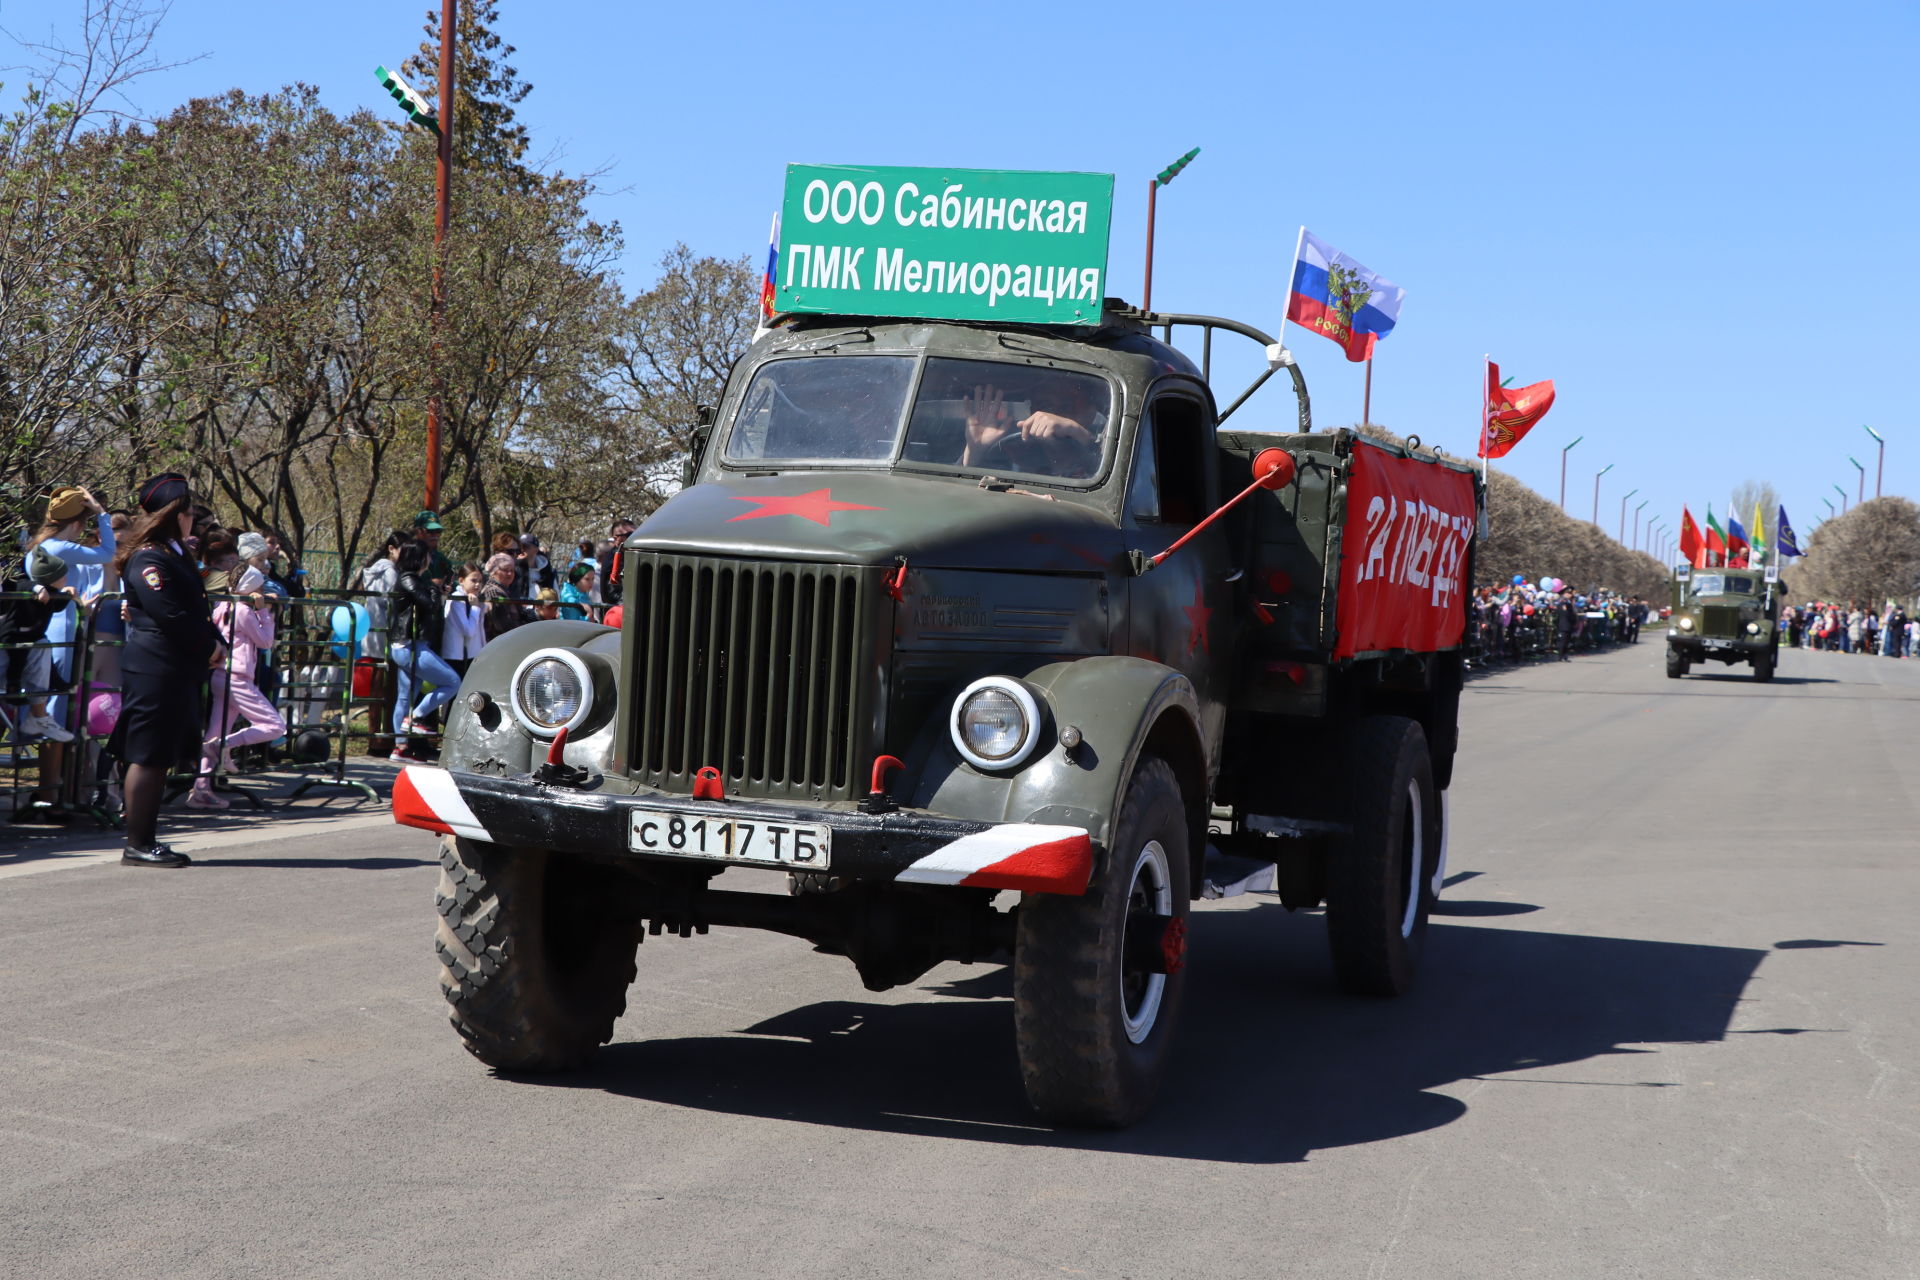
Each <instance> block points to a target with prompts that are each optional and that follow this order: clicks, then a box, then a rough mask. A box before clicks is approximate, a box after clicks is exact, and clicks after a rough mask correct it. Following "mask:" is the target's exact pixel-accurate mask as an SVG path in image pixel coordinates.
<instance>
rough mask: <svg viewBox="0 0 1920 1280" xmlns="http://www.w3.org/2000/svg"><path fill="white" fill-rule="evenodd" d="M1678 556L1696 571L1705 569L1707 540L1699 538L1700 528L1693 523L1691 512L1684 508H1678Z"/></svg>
mask: <svg viewBox="0 0 1920 1280" xmlns="http://www.w3.org/2000/svg"><path fill="white" fill-rule="evenodd" d="M1680 554H1681V555H1683V556H1685V557H1686V558H1687V563H1688V564H1690V565H1692V566H1693V567H1694V568H1696V569H1704V568H1706V567H1707V540H1706V539H1705V538H1702V537H1701V536H1700V526H1699V525H1697V524H1695V523H1694V522H1693V512H1691V511H1689V510H1687V509H1686V508H1685V507H1682V508H1680Z"/></svg>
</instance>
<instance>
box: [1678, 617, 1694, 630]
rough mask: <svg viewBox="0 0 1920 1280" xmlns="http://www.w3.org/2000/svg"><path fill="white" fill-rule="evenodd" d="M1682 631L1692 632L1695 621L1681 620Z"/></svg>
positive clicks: (1689, 619) (1690, 619)
mask: <svg viewBox="0 0 1920 1280" xmlns="http://www.w3.org/2000/svg"><path fill="white" fill-rule="evenodd" d="M1680 629H1681V630H1682V631H1691V630H1693V619H1692V618H1682V619H1680Z"/></svg>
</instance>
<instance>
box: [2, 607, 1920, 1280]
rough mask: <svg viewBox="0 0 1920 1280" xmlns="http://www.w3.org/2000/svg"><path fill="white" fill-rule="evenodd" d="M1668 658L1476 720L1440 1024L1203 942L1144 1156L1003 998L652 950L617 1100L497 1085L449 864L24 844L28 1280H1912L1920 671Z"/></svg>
mask: <svg viewBox="0 0 1920 1280" xmlns="http://www.w3.org/2000/svg"><path fill="white" fill-rule="evenodd" d="M1660 657H1661V649H1660V646H1659V644H1658V643H1657V642H1645V641H1643V642H1642V643H1641V644H1640V645H1639V646H1638V647H1637V648H1634V649H1628V650H1623V651H1619V652H1616V653H1613V654H1608V655H1603V656H1599V657H1589V658H1583V659H1581V660H1579V661H1576V662H1573V663H1569V664H1564V665H1562V664H1555V665H1550V666H1544V667H1538V668H1534V669H1531V670H1526V671H1522V672H1518V673H1512V674H1495V675H1491V676H1488V677H1485V678H1482V679H1480V680H1479V681H1477V682H1476V683H1475V684H1474V686H1473V687H1472V689H1471V691H1470V693H1469V695H1468V697H1467V698H1466V701H1465V705H1464V708H1463V714H1464V719H1465V744H1464V747H1463V756H1462V763H1461V766H1460V770H1459V774H1458V776H1457V778H1456V783H1455V787H1454V806H1453V815H1454V828H1453V846H1452V861H1451V866H1450V870H1451V871H1452V873H1453V878H1454V882H1453V884H1452V887H1451V888H1450V889H1449V890H1448V895H1447V897H1446V899H1445V900H1444V901H1443V903H1442V910H1443V913H1444V914H1443V915H1441V916H1439V917H1437V918H1436V920H1435V927H1434V930H1433V934H1432V938H1431V944H1430V949H1429V952H1428V967H1427V969H1426V971H1425V973H1424V976H1423V979H1422V983H1421V986H1420V987H1419V989H1418V990H1417V991H1416V992H1415V993H1414V994H1413V995H1412V996H1410V997H1408V998H1406V999H1404V1000H1401V1001H1398V1002H1393V1003H1369V1002H1362V1001H1356V1000H1353V999H1349V998H1345V997H1343V996H1341V995H1339V994H1337V993H1336V992H1335V991H1334V990H1333V989H1332V986H1331V981H1330V978H1329V974H1328V967H1327V963H1326V960H1325V955H1324V951H1325V947H1324V941H1323V935H1324V930H1323V928H1322V925H1321V922H1320V921H1319V919H1318V918H1317V917H1314V916H1308V915H1298V916H1289V915H1288V914H1287V913H1286V912H1285V911H1284V910H1282V909H1281V908H1280V907H1279V906H1278V905H1277V904H1275V903H1274V902H1273V900H1272V899H1270V898H1261V897H1248V898H1241V899H1234V900H1231V901H1229V902H1226V903H1212V904H1207V905H1206V906H1205V907H1203V908H1202V910H1201V913H1200V915H1199V917H1198V919H1197V921H1196V926H1195V933H1194V963H1195V965H1196V966H1197V969H1196V973H1195V985H1194V987H1193V990H1192V997H1191V999H1190V1002H1189V1005H1188V1008H1187V1011H1186V1021H1185V1023H1184V1026H1183V1028H1182V1036H1183V1040H1182V1045H1181V1052H1180V1056H1179V1059H1178V1062H1177V1065H1176V1067H1175V1070H1174V1073H1173V1078H1172V1081H1171V1084H1170V1087H1169V1088H1168V1090H1167V1093H1166V1095H1165V1097H1164V1099H1163V1102H1162V1105H1161V1106H1160V1107H1159V1109H1158V1110H1157V1111H1156V1112H1155V1113H1154V1114H1153V1115H1152V1116H1151V1117H1150V1118H1149V1119H1148V1120H1147V1121H1146V1122H1145V1123H1143V1124H1141V1125H1140V1126H1139V1127H1137V1128H1135V1129H1133V1130H1131V1131H1128V1132H1125V1133H1118V1134H1095V1135H1086V1134H1079V1133H1070V1132H1055V1131H1051V1130H1048V1129H1046V1128H1042V1127H1038V1126H1036V1125H1035V1124H1034V1123H1033V1122H1032V1121H1031V1120H1030V1119H1029V1117H1028V1116H1027V1114H1026V1113H1025V1112H1024V1110H1023V1104H1022V1101H1021V1096H1020V1090H1019V1083H1018V1080H1017V1077H1016V1073H1015V1069H1014V1064H1013V1059H1012V1049H1011V1011H1010V1006H1009V1002H1008V999H1007V993H1008V985H1007V983H1006V981H1005V976H1004V972H1003V971H1000V970H995V969H987V968H978V967H976V968H963V967H961V966H957V965H953V966H946V967H943V968H942V969H939V970H936V971H935V972H934V973H933V974H932V975H930V976H929V977H928V979H927V980H926V981H925V982H923V983H922V984H920V985H917V986H915V987H911V988H905V989H901V990H897V991H894V992H890V993H887V994H885V995H878V996H876V995H871V994H868V993H866V992H864V991H863V990H862V989H861V988H860V986H859V983H858V982H857V981H856V979H855V977H854V974H853V972H852V969H851V967H850V966H848V965H846V963H845V962H844V961H840V960H836V959H832V958H828V957H823V956H817V955H814V954H813V953H812V952H811V951H810V950H809V949H808V948H807V946H806V945H805V944H803V943H800V942H797V941H793V940H789V939H785V938H779V937H774V936H771V935H759V934H752V933H731V932H727V931H721V930H716V931H715V932H714V934H713V935H712V936H710V937H707V938H696V939H692V940H689V941H677V940H666V939H650V940H649V941H648V942H647V944H646V945H645V946H644V947H643V948H642V949H641V953H640V973H641V976H640V981H639V982H638V984H637V985H636V987H635V989H634V991H633V995H632V1003H631V1007H630V1012H629V1014H628V1016H627V1017H626V1018H625V1019H624V1020H623V1021H622V1022H621V1023H620V1025H619V1028H618V1031H617V1033H616V1038H615V1042H614V1043H613V1044H612V1045H611V1046H609V1047H608V1048H607V1049H606V1050H604V1051H603V1052H602V1054H601V1056H600V1058H599V1060H598V1063H597V1065H596V1066H595V1067H594V1068H593V1069H591V1070H590V1071H589V1072H587V1073H585V1074H580V1075H574V1076H570V1077H566V1078H560V1079H554V1080H551V1081H549V1082H546V1083H526V1082H509V1081H504V1080H499V1079H495V1078H493V1077H492V1076H490V1075H489V1073H488V1072H487V1071H486V1070H485V1069H484V1068H482V1067H481V1066H480V1065H479V1064H478V1063H476V1062H475V1061H473V1060H472V1059H471V1058H469V1057H468V1056H467V1055H466V1054H465V1052H464V1051H462V1050H461V1048H460V1047H459V1045H458V1043H457V1041H456V1039H455V1037H454V1035H453V1033H452V1031H451V1030H450V1029H449V1028H448V1026H447V1023H446V1018H445V1016H444V1014H443V1012H442V1007H441V1001H440V996H439V994H438V991H437V990H436V988H435V980H434V979H435V964H434V958H433V951H432V946H431V937H432V924H433V919H434V917H433V912H432V905H431V898H432V887H433V880H434V876H435V869H434V857H435V846H434V842H433V840H432V839H431V838H430V837H428V836H425V835H423V834H420V833H415V832H409V831H404V830H400V829H394V828H387V827H384V826H369V825H364V824H362V825H359V826H352V825H345V826H342V827H341V828H340V829H330V830H319V831H317V832H316V830H315V829H313V828H309V829H307V830H305V831H303V832H302V833H300V834H297V835H291V834H290V835H287V836H285V837H283V838H278V839H275V840H274V841H273V842H272V843H251V844H248V843H239V844H226V845H222V846H218V847H211V848H206V849H203V850H202V853H201V864H200V865H198V866H196V867H194V868H193V869H191V870H188V871H185V872H179V873H172V872H147V871H135V870H131V869H124V870H123V869H122V868H120V867H118V866H115V865H109V864H97V863H86V862H84V861H83V862H81V863H79V864H73V863H64V862H63V863H59V864H57V865H53V866H52V868H51V869H49V870H46V871H44V872H40V871H38V868H37V867H36V866H34V865H33V864H32V863H27V862H22V861H21V859H22V858H23V857H31V856H32V855H30V854H22V853H19V852H18V851H16V852H14V853H11V854H10V853H9V852H7V850H6V847H5V846H4V845H0V1275H4V1276H6V1277H33V1278H35V1280H38V1278H41V1277H46V1278H53V1277H88V1278H89V1280H92V1278H98V1277H111V1276H129V1277H142V1278H145V1277H174V1276H223V1277H224V1276H234V1277H241V1276H245V1277H255V1276H276V1277H278V1276H305V1275H314V1276H407V1277H418V1276H429V1275H441V1274H446V1275H486V1276H502V1277H505V1276H542V1277H547V1276H600V1275H606V1276H615V1275H618V1276H663V1277H664V1276H674V1277H688V1276H743V1277H745V1276H777V1277H786V1276H806V1277H813V1276H819V1277H829V1276H830V1277H865V1276H885V1277H890V1278H892V1277H920V1276H939V1277H945V1276H964V1277H969V1278H970V1280H981V1278H985V1280H998V1278H1000V1277H1029V1276H1034V1277H1038V1276H1062V1275H1086V1276H1098V1277H1111V1276H1131V1277H1139V1278H1145V1277H1176V1276H1177V1277H1221V1276H1260V1277H1282V1276H1314V1277H1325V1276H1342V1277H1348V1276H1350V1277H1369V1278H1371V1277H1398V1276H1406V1277H1422V1278H1431V1277H1454V1276H1458V1277H1505V1276H1513V1277H1548V1276H1550V1277H1556V1278H1560V1277H1588V1276H1592V1277H1620V1276H1648V1277H1680V1276H1711V1277H1764V1278H1767V1280H1774V1278H1778V1277H1812V1276H1818V1277H1823V1278H1825V1277H1914V1276H1920V1079H1917V1078H1916V1074H1915V1070H1916V1065H1920V1017H1917V1016H1916V1015H1917V1014H1920V994H1917V993H1920V982H1917V981H1916V978H1917V977H1920V966H1917V965H1916V962H1915V946H1916V936H1915V929H1914V921H1915V919H1916V917H1920V869H1917V865H1916V864H1917V861H1920V839H1917V838H1916V833H1920V663H1915V662H1892V661H1886V660H1881V659H1874V658H1854V657H1844V656H1839V655H1813V654H1809V655H1800V654H1790V655H1788V657H1787V658H1786V659H1785V661H1784V662H1783V664H1782V673H1781V676H1780V678H1779V679H1778V680H1777V681H1776V682H1775V683H1774V684H1773V685H1771V686H1759V685H1755V684H1753V683H1751V682H1750V681H1748V680H1747V679H1746V678H1745V677H1744V675H1740V676H1734V675H1724V676H1722V675H1712V674H1709V675H1705V676H1694V677H1690V678H1688V679H1687V680H1685V681H1683V682H1678V683H1675V682H1670V681H1668V680H1666V679H1665V678H1664V677H1663V676H1662V674H1661V672H1660V667H1659V662H1660ZM1303 749H1310V747H1308V748H1303ZM1285 754H1286V753H1285V752H1284V751H1282V752H1278V753H1276V758H1275V761H1274V767H1275V768H1284V767H1285ZM10 864H11V866H12V873H9V872H8V870H7V869H8V867H9V865H10ZM30 869H31V870H33V871H34V872H36V873H32V874H28V873H27V872H28V871H29V870H30ZM748 874H751V873H730V875H729V880H730V881H731V880H733V879H737V878H740V877H741V876H743V875H748Z"/></svg>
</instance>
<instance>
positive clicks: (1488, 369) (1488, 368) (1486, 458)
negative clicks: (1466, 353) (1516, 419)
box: [1480, 351, 1493, 489]
mask: <svg viewBox="0 0 1920 1280" xmlns="http://www.w3.org/2000/svg"><path fill="white" fill-rule="evenodd" d="M1480 359H1481V360H1483V361H1485V362H1486V363H1484V364H1483V365H1482V366H1481V367H1480V487H1481V488H1483V489H1484V488H1486V487H1487V466H1488V464H1489V463H1491V462H1492V461H1493V459H1492V457H1491V456H1490V455H1489V454H1488V452H1487V449H1488V443H1489V442H1488V440H1487V418H1488V415H1489V413H1490V412H1491V410H1490V409H1489V406H1488V405H1487V383H1488V381H1489V380H1490V375H1491V374H1492V372H1493V353H1492V352H1491V351H1489V352H1487V353H1486V354H1484V355H1482V356H1481V357H1480Z"/></svg>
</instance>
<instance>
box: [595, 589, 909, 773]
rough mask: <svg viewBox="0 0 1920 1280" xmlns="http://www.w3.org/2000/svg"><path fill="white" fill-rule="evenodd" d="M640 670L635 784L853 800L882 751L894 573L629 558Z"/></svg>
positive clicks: (633, 715) (632, 696)
mask: <svg viewBox="0 0 1920 1280" xmlns="http://www.w3.org/2000/svg"><path fill="white" fill-rule="evenodd" d="M629 554H630V556H631V559H629V561H628V569H627V584H626V607H627V618H628V621H627V624H626V625H627V628H628V629H629V635H630V645H631V653H632V662H633V669H632V673H631V678H630V679H629V681H628V682H627V688H626V689H625V690H623V691H622V695H621V696H622V701H623V702H624V703H625V704H626V711H627V716H628V729H629V737H628V742H629V743H630V744H631V745H630V748H629V750H630V755H629V758H628V765H629V770H630V772H631V774H632V776H633V777H634V779H635V780H636V781H639V782H642V783H644V784H646V785H648V786H652V787H656V788H659V789H661V790H666V791H681V792H686V791H691V790H692V789H693V777H694V774H695V773H696V772H698V771H699V770H700V769H701V768H703V767H704V766H707V765H712V766H713V767H714V768H716V769H718V770H720V773H721V777H722V778H723V779H724V781H725V784H726V790H727V792H728V794H730V795H732V794H738V795H747V796H764V797H770V798H788V799H817V800H846V799H851V798H853V797H854V796H855V795H856V794H860V795H864V794H865V793H866V781H867V780H866V777H865V776H864V773H863V766H864V765H865V764H866V763H867V762H868V760H869V758H870V755H871V752H872V750H873V744H874V743H875V741H877V738H876V725H875V723H874V719H875V706H876V702H877V692H878V689H877V686H878V683H879V667H878V662H877V659H876V652H877V650H878V648H879V645H880V644H881V643H882V640H883V637H884V635H885V632H884V630H883V628H884V627H885V625H886V621H887V620H886V618H885V617H884V616H883V614H882V612H881V610H880V608H879V606H880V605H882V604H888V603H890V602H889V601H887V600H886V597H885V594H884V593H883V592H882V591H880V590H879V575H880V573H881V570H878V569H871V568H864V567H860V566H852V565H815V564H790V563H787V562H784V561H762V560H724V559H716V558H713V557H705V556H680V555H669V554H665V553H660V552H647V551H636V552H631V553H629Z"/></svg>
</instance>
